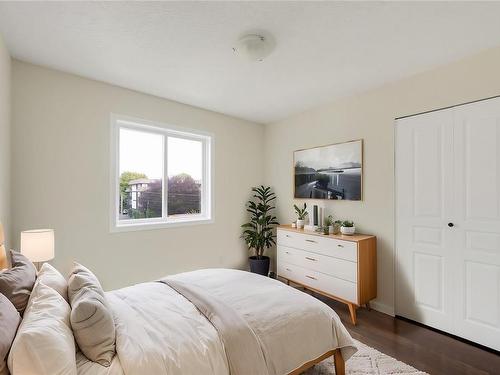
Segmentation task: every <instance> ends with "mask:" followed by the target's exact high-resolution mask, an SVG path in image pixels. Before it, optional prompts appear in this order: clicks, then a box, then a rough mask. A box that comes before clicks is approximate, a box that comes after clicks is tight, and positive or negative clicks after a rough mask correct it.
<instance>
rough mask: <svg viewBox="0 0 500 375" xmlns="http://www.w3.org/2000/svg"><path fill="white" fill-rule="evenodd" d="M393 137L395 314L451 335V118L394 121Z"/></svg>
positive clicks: (435, 116)
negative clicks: (395, 236) (395, 148)
mask: <svg viewBox="0 0 500 375" xmlns="http://www.w3.org/2000/svg"><path fill="white" fill-rule="evenodd" d="M396 137H397V143H396V144H397V150H396V194H397V204H396V207H397V208H396V209H397V213H396V216H397V221H396V230H397V246H398V258H397V262H398V263H397V269H398V275H399V277H398V279H397V283H396V293H397V299H396V303H397V306H396V311H397V313H398V315H402V316H405V317H408V318H410V319H413V320H415V321H418V322H421V323H424V324H427V325H430V326H432V327H439V328H440V329H442V330H445V331H451V329H452V324H451V323H452V322H451V321H450V319H449V317H450V314H451V311H452V310H453V305H452V299H453V298H452V296H451V295H450V293H452V291H453V289H452V288H451V287H452V285H453V277H452V274H451V272H450V271H451V263H452V262H453V259H452V257H453V254H452V251H453V248H454V243H453V236H452V233H450V232H451V228H449V227H448V226H447V224H448V222H449V221H450V217H449V213H448V212H449V211H451V210H453V196H452V195H451V194H450V191H451V189H452V181H451V176H452V172H453V160H452V146H453V144H452V137H453V116H452V113H451V112H448V111H444V112H440V113H439V114H432V115H431V114H424V115H420V116H414V117H409V118H406V119H403V120H399V121H398V123H397V128H396Z"/></svg>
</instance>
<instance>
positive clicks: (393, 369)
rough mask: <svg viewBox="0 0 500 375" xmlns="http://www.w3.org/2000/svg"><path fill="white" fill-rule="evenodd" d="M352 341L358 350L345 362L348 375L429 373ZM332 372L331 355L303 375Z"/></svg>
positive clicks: (321, 374) (329, 373)
mask: <svg viewBox="0 0 500 375" xmlns="http://www.w3.org/2000/svg"><path fill="white" fill-rule="evenodd" d="M354 341H356V345H357V347H358V351H357V352H356V354H354V355H353V356H352V357H351V358H350V359H349V360H348V361H347V362H346V374H348V375H386V374H390V375H429V374H427V373H426V372H422V371H419V370H417V369H415V368H413V367H411V366H410V365H407V364H406V363H403V362H400V361H398V360H397V359H395V358H392V357H389V356H388V355H386V354H383V353H380V352H379V351H378V350H375V349H373V348H370V347H369V346H367V345H365V344H363V343H361V342H359V341H357V340H354ZM333 374H335V367H334V365H333V358H332V357H329V358H328V359H325V360H324V361H323V362H321V363H319V364H317V365H316V366H314V367H313V368H311V369H309V370H307V371H306V372H305V373H304V375H333Z"/></svg>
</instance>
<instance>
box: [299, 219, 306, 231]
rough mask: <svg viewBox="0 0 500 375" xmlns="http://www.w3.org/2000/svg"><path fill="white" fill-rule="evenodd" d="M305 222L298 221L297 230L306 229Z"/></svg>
mask: <svg viewBox="0 0 500 375" xmlns="http://www.w3.org/2000/svg"><path fill="white" fill-rule="evenodd" d="M304 222H305V220H297V229H304Z"/></svg>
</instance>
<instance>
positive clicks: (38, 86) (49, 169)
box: [12, 61, 264, 289]
mask: <svg viewBox="0 0 500 375" xmlns="http://www.w3.org/2000/svg"><path fill="white" fill-rule="evenodd" d="M12 99H13V124H14V126H13V134H12V144H13V147H12V154H13V160H12V180H13V185H12V186H13V187H15V189H13V207H14V208H15V209H13V212H12V219H13V230H12V233H13V234H15V236H16V237H17V240H18V236H19V231H21V230H23V229H28V228H40V227H50V228H54V229H55V233H56V259H55V260H54V262H53V263H54V264H55V266H56V267H58V268H59V269H60V270H62V271H64V272H67V271H68V270H69V267H70V265H71V261H72V260H77V261H80V262H83V264H85V265H88V267H90V268H91V269H93V270H94V271H95V272H96V274H97V275H98V276H99V278H100V280H101V282H102V283H103V286H104V287H105V288H106V289H111V288H116V287H120V286H123V285H127V284H132V283H135V282H140V281H145V280H152V279H155V278H157V277H160V276H163V275H166V274H170V273H175V272H181V271H186V270H191V269H195V268H202V267H244V266H246V263H247V261H246V258H247V256H248V254H247V251H246V249H245V248H244V244H243V243H242V240H241V239H240V238H239V235H240V227H239V226H240V224H241V223H242V220H243V219H244V215H245V211H244V209H243V207H244V203H245V201H246V200H247V198H248V197H249V195H250V187H251V186H254V185H256V184H260V183H262V180H263V176H264V172H263V168H262V166H263V157H262V153H261V152H256V150H261V149H262V147H263V146H262V139H263V134H264V128H263V126H262V125H258V124H254V123H250V122H247V121H242V120H238V119H235V118H231V117H228V116H224V115H221V114H217V113H214V112H210V111H205V110H202V109H197V108H194V107H190V106H187V105H182V104H179V103H175V102H172V101H168V100H164V99H160V98H157V97H154V96H149V95H145V94H141V93H137V92H134V91H130V90H126V89H123V88H119V87H115V86H111V85H108V84H104V83H99V82H96V81H92V80H88V79H83V78H80V77H77V76H74V75H70V74H65V73H62V72H58V71H55V70H50V69H45V68H42V67H39V66H35V65H30V64H27V63H23V62H19V61H14V62H13V98H12ZM111 112H113V113H117V114H123V115H128V116H134V117H138V118H144V119H147V120H152V121H159V122H163V123H171V124H175V125H177V126H185V127H188V128H194V129H202V130H206V131H210V132H212V133H214V134H215V195H216V197H215V198H216V206H215V223H214V224H205V225H199V226H187V227H181V228H169V229H158V230H149V231H136V232H126V233H112V234H111V233H110V232H109V223H108V222H109V220H108V218H109V212H108V207H109V196H108V191H109V144H110V140H109V133H110V124H109V122H110V113H111ZM17 242H18V241H17Z"/></svg>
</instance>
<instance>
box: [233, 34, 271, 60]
mask: <svg viewBox="0 0 500 375" xmlns="http://www.w3.org/2000/svg"><path fill="white" fill-rule="evenodd" d="M274 47H275V42H274V38H273V37H272V36H271V35H269V34H267V33H266V34H265V35H263V33H259V34H246V35H244V36H242V37H241V38H240V39H238V41H237V42H236V46H235V47H233V51H234V52H235V53H237V54H238V55H240V56H243V57H245V58H246V59H248V60H250V61H262V60H264V59H265V58H266V57H267V56H269V55H270V54H271V52H273V50H274Z"/></svg>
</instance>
